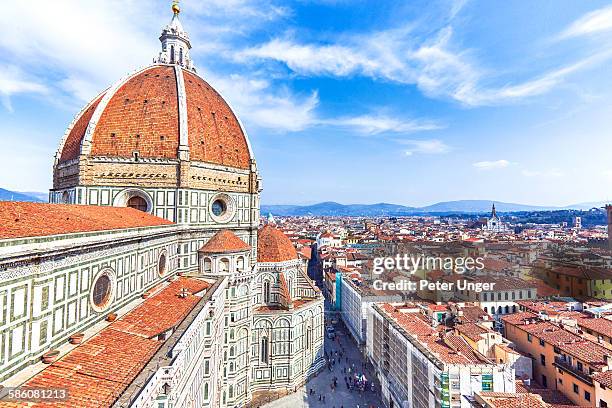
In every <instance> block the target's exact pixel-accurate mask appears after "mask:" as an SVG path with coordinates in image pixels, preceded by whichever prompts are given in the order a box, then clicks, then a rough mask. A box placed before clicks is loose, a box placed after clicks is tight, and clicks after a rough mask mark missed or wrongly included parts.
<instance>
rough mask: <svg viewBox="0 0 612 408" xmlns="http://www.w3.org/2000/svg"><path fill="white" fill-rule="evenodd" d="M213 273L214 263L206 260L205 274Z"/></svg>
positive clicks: (208, 259)
mask: <svg viewBox="0 0 612 408" xmlns="http://www.w3.org/2000/svg"><path fill="white" fill-rule="evenodd" d="M211 272H212V262H211V261H210V258H204V273H211Z"/></svg>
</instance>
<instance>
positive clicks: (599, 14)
mask: <svg viewBox="0 0 612 408" xmlns="http://www.w3.org/2000/svg"><path fill="white" fill-rule="evenodd" d="M611 30H612V6H607V7H603V8H600V9H597V10H594V11H591V12H589V13H586V14H585V15H583V16H582V17H580V18H579V19H578V20H576V21H574V22H573V23H572V24H570V26H569V27H567V28H566V29H565V30H563V31H562V32H561V33H560V34H559V36H558V38H559V39H564V38H572V37H580V36H585V35H592V34H596V33H602V32H606V31H611Z"/></svg>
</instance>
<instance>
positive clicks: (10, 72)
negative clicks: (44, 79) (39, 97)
mask: <svg viewBox="0 0 612 408" xmlns="http://www.w3.org/2000/svg"><path fill="white" fill-rule="evenodd" d="M47 92H48V89H47V87H46V86H45V85H44V84H41V83H39V82H38V81H36V80H35V79H32V78H28V77H27V76H26V74H25V73H24V72H23V71H21V69H19V68H18V67H16V66H14V65H0V97H1V98H2V105H4V107H5V108H6V109H7V110H9V111H12V110H13V107H12V105H11V99H10V98H11V95H15V94H22V93H37V94H45V93H47Z"/></svg>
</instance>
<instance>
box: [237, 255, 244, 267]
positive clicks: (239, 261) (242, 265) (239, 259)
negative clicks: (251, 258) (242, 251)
mask: <svg viewBox="0 0 612 408" xmlns="http://www.w3.org/2000/svg"><path fill="white" fill-rule="evenodd" d="M236 266H237V268H238V270H239V271H242V270H244V257H243V256H239V257H238V260H237V262H236Z"/></svg>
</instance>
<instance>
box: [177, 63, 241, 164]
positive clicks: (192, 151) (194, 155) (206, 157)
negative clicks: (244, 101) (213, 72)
mask: <svg viewBox="0 0 612 408" xmlns="http://www.w3.org/2000/svg"><path fill="white" fill-rule="evenodd" d="M183 77H184V78H185V92H186V94H187V125H188V127H189V158H190V159H191V160H197V161H203V162H207V163H216V164H222V165H225V166H231V167H238V168H241V169H248V168H249V165H250V155H249V147H248V145H247V140H246V136H245V134H244V133H243V132H242V127H241V126H240V123H239V122H238V119H237V118H236V116H235V115H234V112H232V110H231V109H230V107H229V106H228V105H227V102H225V100H224V99H223V98H222V97H221V95H219V94H218V93H217V91H215V90H214V89H213V88H212V87H211V86H210V85H209V84H208V83H207V82H206V81H204V80H203V79H202V78H200V77H199V76H197V75H196V74H193V73H191V72H188V71H183Z"/></svg>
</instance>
